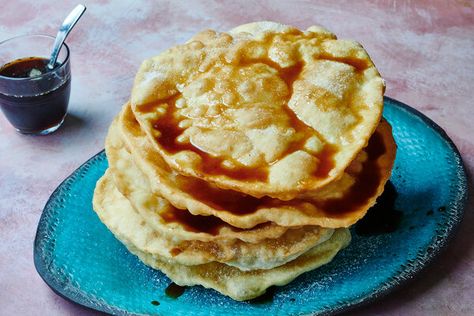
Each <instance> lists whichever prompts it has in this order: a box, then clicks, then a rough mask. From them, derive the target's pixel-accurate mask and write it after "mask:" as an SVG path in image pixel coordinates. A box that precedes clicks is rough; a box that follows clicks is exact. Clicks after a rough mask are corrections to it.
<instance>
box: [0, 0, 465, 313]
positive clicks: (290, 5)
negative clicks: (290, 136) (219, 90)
mask: <svg viewBox="0 0 474 316" xmlns="http://www.w3.org/2000/svg"><path fill="white" fill-rule="evenodd" d="M84 2H85V4H86V5H87V7H88V11H87V12H86V14H85V16H84V17H83V20H82V21H81V22H80V23H79V24H78V26H77V27H76V29H75V30H74V31H73V33H72V35H71V36H70V38H69V39H68V44H69V45H70V47H71V49H72V67H73V86H72V95H71V102H70V110H69V116H68V117H67V119H66V121H65V124H64V126H63V127H62V128H61V129H60V130H59V131H58V132H56V133H55V134H53V135H50V136H47V137H29V136H23V135H19V134H17V133H16V132H15V131H14V130H13V128H12V127H11V126H10V125H9V124H8V122H7V121H6V119H5V118H4V117H3V115H0V157H1V158H0V241H1V243H0V315H78V314H81V315H85V314H90V315H92V314H95V312H92V311H89V310H86V309H84V308H82V307H80V306H76V305H74V304H72V303H69V302H67V301H65V300H63V299H62V298H60V297H58V296H57V295H56V294H54V293H53V292H52V291H51V290H50V289H49V288H48V287H47V286H46V285H45V284H44V283H43V281H42V280H41V279H40V277H39V276H38V275H37V273H36V271H35V269H34V266H33V260H32V246H33V239H34V235H35V231H36V225H37V222H38V219H39V217H40V214H41V210H42V208H43V206H44V204H45V202H46V200H47V199H48V197H49V195H50V194H51V193H52V191H53V190H54V189H55V188H56V186H57V185H58V184H59V183H60V182H61V181H62V180H63V179H64V178H65V177H66V176H67V175H69V174H70V173H71V172H72V171H74V169H76V168H77V167H78V166H79V165H80V164H81V163H82V162H84V161H85V160H86V159H88V158H89V157H90V156H92V155H93V154H95V153H97V152H98V151H99V150H101V149H102V148H103V142H104V136H105V132H106V129H107V127H108V125H109V123H110V122H111V120H112V117H113V116H114V115H115V114H116V113H117V112H118V110H119V108H120V106H121V104H122V103H123V102H124V101H125V100H127V98H128V96H129V91H130V88H131V84H132V80H133V75H134V73H135V71H136V69H137V67H138V66H139V64H140V62H141V61H142V60H143V59H144V58H146V57H149V56H152V55H154V54H156V53H157V52H159V51H161V50H163V49H165V48H167V47H168V46H171V45H174V44H177V43H181V42H183V41H184V40H186V39H187V38H189V37H190V36H191V35H192V34H193V33H195V32H197V31H199V30H202V29H205V28H215V29H218V30H226V29H229V28H231V27H233V26H235V25H238V24H242V23H245V22H250V21H256V20H275V21H281V22H283V23H288V24H293V25H296V26H299V27H303V28H305V27H308V26H310V25H312V24H321V25H324V26H326V27H327V28H329V29H331V30H333V31H334V32H335V33H336V34H338V35H339V37H340V38H352V39H356V40H358V41H360V42H361V43H362V44H363V45H364V47H365V48H366V49H367V50H368V52H369V53H370V55H371V56H372V58H373V60H374V62H375V64H376V65H377V66H378V68H379V69H380V72H381V73H382V75H383V76H384V78H385V79H386V81H387V92H386V95H388V96H390V97H393V98H396V99H398V100H400V101H403V102H405V103H407V104H409V105H411V106H413V107H415V108H417V109H418V110H420V111H422V112H423V113H425V114H426V115H428V116H429V117H431V118H432V119H433V120H434V121H435V122H437V123H438V124H439V125H440V126H442V127H443V128H444V129H445V130H446V132H447V133H448V135H449V136H450V137H451V138H452V139H453V140H454V142H455V143H456V145H457V146H458V148H459V150H460V151H461V153H462V156H463V158H464V162H465V164H466V167H467V169H468V171H469V173H470V174H472V173H473V171H474V138H473V136H472V135H474V124H473V122H472V121H473V120H474V111H473V105H472V92H473V88H474V53H473V52H474V8H473V6H474V5H473V2H469V1H453V0H451V1H438V2H431V1H371V2H362V1H357V2H355V1H338V2H333V1H329V0H327V1H295V2H291V1H255V2H253V1H207V2H206V1H182V2H178V1H174V2H171V1H169V2H168V1H154V2H152V1H145V0H143V1H133V0H125V1H114V2H112V1H107V0H101V1H84ZM75 4H76V1H56V2H54V4H53V3H51V2H50V1H47V0H41V1H33V0H26V1H25V0H21V1H5V0H3V1H2V9H1V10H0V40H3V39H7V38H9V37H12V36H15V35H19V34H24V33H47V34H51V35H54V34H55V32H56V29H55V28H56V27H57V25H59V23H60V22H61V21H62V18H63V16H65V14H66V13H67V12H68V11H69V10H70V9H71V8H72V7H73V6H74V5H75ZM472 211H473V199H472V194H471V198H470V202H469V204H468V206H467V209H466V216H465V219H464V222H463V224H462V226H461V228H460V231H459V233H458V235H457V237H456V238H455V239H454V240H453V241H452V244H451V246H450V247H449V249H448V250H447V251H446V252H445V253H443V255H442V256H441V257H440V258H439V260H437V261H436V263H435V264H434V265H433V266H431V267H430V268H429V269H428V270H427V271H426V272H425V273H423V274H422V275H421V276H420V277H419V278H418V279H417V280H415V281H414V282H412V283H410V285H409V286H407V287H405V288H403V289H401V290H399V291H397V292H396V293H394V294H392V295H390V296H389V297H387V298H385V299H383V300H381V301H378V302H377V303H374V304H372V305H370V306H367V307H364V308H362V309H359V310H358V311H356V312H354V313H355V314H358V315H379V314H384V315H473V314H474V303H473V300H472V298H473V297H474V247H473V246H472V242H473V240H474V230H473V229H472V225H473V223H474V215H473V213H472Z"/></svg>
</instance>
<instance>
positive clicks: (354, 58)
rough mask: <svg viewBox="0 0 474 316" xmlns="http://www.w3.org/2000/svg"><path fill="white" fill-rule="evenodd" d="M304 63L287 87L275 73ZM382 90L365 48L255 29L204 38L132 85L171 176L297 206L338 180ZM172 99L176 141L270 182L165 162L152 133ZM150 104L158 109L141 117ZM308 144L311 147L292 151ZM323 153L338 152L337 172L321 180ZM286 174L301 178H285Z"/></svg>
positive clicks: (150, 65) (312, 32) (276, 27)
mask: <svg viewBox="0 0 474 316" xmlns="http://www.w3.org/2000/svg"><path fill="white" fill-rule="evenodd" d="M268 61H269V62H268ZM299 62H303V63H304V67H303V68H302V71H301V73H300V74H299V76H298V78H297V79H296V80H295V81H294V82H293V84H292V85H291V86H288V85H287V83H286V82H285V80H283V79H282V77H281V76H280V73H279V72H278V70H277V69H276V68H288V67H292V66H294V65H295V64H297V63H299ZM275 65H278V66H275ZM353 65H355V66H359V65H365V66H364V67H365V70H363V71H358V70H357V69H356V67H354V66H353ZM383 90H384V84H383V80H382V79H381V77H380V75H379V74H378V72H377V70H376V68H375V67H374V65H373V63H372V62H371V60H370V58H369V56H368V55H367V53H366V52H365V50H364V49H363V48H362V47H361V46H360V45H359V44H358V43H356V42H352V41H345V40H337V39H336V36H335V35H334V34H332V33H330V32H329V31H327V30H324V29H322V28H318V27H311V28H309V29H308V30H307V31H306V32H299V31H298V30H296V29H294V28H292V27H288V26H283V25H280V24H276V23H273V22H257V23H252V24H249V25H243V26H240V27H238V28H236V29H234V30H233V31H231V32H230V34H226V33H216V32H214V31H205V32H202V33H199V34H197V35H196V36H195V37H194V38H192V39H191V40H190V41H188V43H186V44H184V45H180V46H176V47H173V48H171V49H169V50H167V51H165V52H163V53H162V54H160V55H158V56H156V57H154V58H151V59H149V60H146V61H145V62H144V63H143V64H142V66H141V67H140V69H139V72H138V74H137V76H136V79H135V84H134V87H133V91H132V108H133V111H134V113H135V114H136V116H137V119H138V121H139V122H140V125H141V126H142V128H143V129H144V130H145V131H146V133H147V135H148V137H149V138H150V140H153V144H154V146H156V148H157V150H158V151H159V152H160V153H161V155H162V156H163V158H164V159H165V160H166V162H167V163H168V164H169V165H170V167H171V168H173V169H175V170H177V171H178V172H180V173H182V174H185V175H192V176H196V177H200V178H202V179H204V180H206V181H208V182H212V183H215V184H216V185H218V186H220V187H223V188H229V189H234V190H237V191H240V192H244V193H247V194H251V195H254V196H257V197H260V196H263V195H269V196H272V197H277V198H282V199H291V198H293V197H295V196H296V195H297V194H298V193H299V192H301V191H304V190H311V189H316V188H319V187H322V186H324V185H326V184H328V183H329V182H331V181H332V180H334V179H335V178H337V177H340V176H341V174H342V173H343V171H344V169H345V168H346V167H347V166H348V164H349V163H350V162H351V160H352V159H353V158H354V157H355V155H356V154H357V153H358V152H359V151H360V149H361V148H362V147H364V146H365V145H366V143H367V140H368V139H369V137H370V135H371V134H372V133H373V131H374V130H375V128H376V126H377V124H378V122H379V119H380V117H381V111H382V106H383V99H382V96H383ZM171 96H174V97H175V98H176V112H175V119H176V120H177V121H179V123H177V124H179V126H180V127H181V128H183V129H184V130H183V132H182V134H181V135H180V136H179V137H178V141H180V142H182V143H191V144H193V145H194V146H195V147H197V148H199V149H200V150H202V151H204V152H206V153H209V154H211V155H214V156H217V157H219V158H220V159H222V160H223V165H225V166H226V167H228V168H234V167H236V166H246V167H249V168H264V169H267V170H268V172H269V177H268V180H267V181H245V180H236V179H233V178H231V177H228V176H226V175H223V174H221V175H219V174H218V175H211V174H205V173H202V172H200V171H199V166H200V163H201V160H200V157H199V155H197V154H196V153H194V152H191V151H188V150H183V151H180V152H177V153H176V154H171V153H167V152H166V151H165V150H164V149H163V148H162V147H161V146H160V144H159V142H156V141H155V137H157V136H159V134H158V133H157V131H156V130H154V129H153V128H152V124H153V122H154V121H155V120H156V119H157V118H159V117H161V116H162V115H163V113H164V112H166V111H168V110H169V108H170V105H169V97H171ZM150 103H155V104H157V105H158V107H157V108H154V109H152V110H144V111H141V110H140V109H143V108H141V105H145V104H150ZM288 111H291V112H292V113H294V114H296V116H297V118H298V120H300V121H301V122H303V123H304V124H305V125H307V126H308V129H307V130H306V131H305V132H304V133H302V132H301V131H300V130H298V129H297V128H296V129H295V126H294V124H292V120H291V115H292V114H291V113H290V114H289V113H288ZM308 131H309V134H308ZM301 139H306V142H303V143H302V144H301V146H300V147H299V148H293V147H291V146H292V145H294V144H295V143H296V142H300V141H301ZM325 144H332V145H333V146H335V148H336V154H335V167H334V168H333V170H332V171H331V172H330V174H329V175H328V176H327V177H323V178H317V177H314V176H313V173H314V172H315V171H316V170H317V169H318V166H319V159H318V153H320V152H321V150H322V149H323V147H324V145H325ZM290 149H291V150H290ZM289 166H291V167H293V168H294V169H298V170H301V172H293V173H288V172H287V170H288V167H289ZM295 167H297V168H295Z"/></svg>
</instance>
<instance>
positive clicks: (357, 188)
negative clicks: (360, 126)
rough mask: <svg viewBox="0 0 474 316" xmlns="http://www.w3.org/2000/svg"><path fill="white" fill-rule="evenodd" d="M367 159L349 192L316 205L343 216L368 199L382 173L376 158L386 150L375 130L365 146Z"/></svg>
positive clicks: (375, 188)
mask: <svg viewBox="0 0 474 316" xmlns="http://www.w3.org/2000/svg"><path fill="white" fill-rule="evenodd" d="M365 151H366V152H367V154H368V158H367V160H366V161H365V162H364V163H363V165H362V171H361V172H360V173H359V174H358V175H357V176H356V181H355V183H354V184H353V185H352V187H351V188H350V190H349V192H348V193H346V194H344V196H343V197H342V198H336V199H330V200H326V201H324V202H322V203H316V205H317V206H318V207H319V208H321V209H322V210H324V212H325V213H326V214H328V215H331V216H336V217H337V216H343V215H344V214H348V213H351V212H354V211H356V210H357V209H358V208H359V207H361V206H362V205H364V204H365V203H366V202H367V200H368V199H370V198H371V197H372V196H374V194H375V192H376V191H377V188H378V186H379V184H380V179H381V177H382V174H381V173H380V170H379V167H378V166H377V160H378V158H380V157H381V156H382V155H383V154H385V152H386V147H385V144H384V140H383V137H382V135H381V134H380V133H378V132H375V133H374V134H373V135H372V137H371V138H370V140H369V144H368V145H367V147H366V148H365Z"/></svg>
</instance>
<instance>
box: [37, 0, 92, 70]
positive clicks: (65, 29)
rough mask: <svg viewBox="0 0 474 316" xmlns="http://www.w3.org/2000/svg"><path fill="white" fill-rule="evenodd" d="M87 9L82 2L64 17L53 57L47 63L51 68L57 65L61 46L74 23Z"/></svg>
mask: <svg viewBox="0 0 474 316" xmlns="http://www.w3.org/2000/svg"><path fill="white" fill-rule="evenodd" d="M85 11H86V7H85V6H84V5H82V4H79V5H78V6H76V7H75V8H74V9H73V10H72V11H71V13H69V15H68V16H67V17H66V18H65V19H64V22H63V24H61V27H60V28H59V31H58V34H57V35H56V39H55V40H54V45H53V52H52V53H51V57H50V58H49V63H48V64H47V65H46V67H47V68H48V69H49V70H52V69H53V68H54V66H55V65H56V60H57V59H58V55H59V51H60V50H61V47H62V46H63V43H64V41H65V40H66V37H67V36H68V35H69V32H71V30H72V28H73V27H74V25H76V23H77V21H79V19H80V18H81V16H82V14H83V13H84V12H85Z"/></svg>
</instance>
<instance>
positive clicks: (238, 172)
mask: <svg viewBox="0 0 474 316" xmlns="http://www.w3.org/2000/svg"><path fill="white" fill-rule="evenodd" d="M255 63H262V64H266V65H268V66H270V67H272V68H273V69H276V70H277V71H278V72H279V76H280V78H282V79H283V80H284V81H285V83H286V84H287V86H288V89H289V90H290V93H289V97H291V95H292V94H293V91H292V90H293V82H294V81H295V80H296V79H297V78H298V76H299V75H300V73H301V71H302V70H303V66H304V65H303V63H301V62H300V63H297V64H295V65H293V66H290V67H287V68H281V67H280V66H279V65H278V64H277V63H275V62H274V61H272V60H271V59H269V58H265V59H252V60H247V61H240V65H242V66H245V65H251V64H255ZM178 97H179V95H174V96H172V97H169V98H167V99H164V100H160V101H159V102H158V103H151V104H146V105H143V106H140V111H142V112H149V111H153V109H154V108H155V107H156V106H157V105H159V104H163V103H166V104H168V108H167V111H166V112H165V114H164V115H163V116H161V117H160V118H159V119H157V120H156V121H155V122H153V124H152V126H153V128H154V129H156V130H158V131H160V134H161V135H160V136H159V137H157V141H158V142H159V143H160V145H161V147H162V148H164V149H165V150H166V151H167V152H168V153H171V154H175V153H177V152H180V151H185V150H189V151H192V152H195V153H196V154H198V155H199V156H200V157H201V159H202V163H201V165H200V169H201V170H200V171H201V172H202V173H204V174H210V175H226V176H228V177H230V178H233V179H236V180H247V181H262V182H264V181H266V180H267V178H268V168H266V167H263V168H250V167H245V166H239V167H236V168H233V169H229V168H225V167H223V165H222V162H223V159H221V158H219V157H215V156H212V155H210V154H209V153H206V152H204V151H202V150H200V149H199V148H197V147H195V146H194V145H192V144H191V143H179V142H177V141H176V138H177V137H178V136H179V135H181V134H182V133H183V131H184V129H182V128H180V127H179V126H178V123H179V121H178V119H177V118H176V117H175V115H174V114H175V112H176V106H175V102H176V100H177V98H178ZM284 110H285V111H286V113H287V115H288V117H289V119H290V124H291V126H293V128H295V130H296V131H297V132H298V133H300V134H302V135H303V136H302V137H301V138H300V140H298V141H295V142H293V144H291V145H290V146H289V148H288V149H287V151H286V152H284V153H283V154H282V156H285V155H288V154H291V153H292V152H294V151H296V150H299V149H301V148H302V146H303V145H304V143H305V142H306V140H307V139H308V138H309V137H310V135H311V134H313V133H314V131H312V130H311V128H310V127H309V126H307V125H306V124H304V123H303V122H302V121H300V120H299V119H298V117H297V116H296V114H295V113H294V112H293V111H292V110H291V109H290V108H289V107H288V105H286V106H285V107H284ZM335 152H336V150H335V147H334V146H332V145H326V147H325V148H324V149H323V151H322V153H321V155H318V159H319V160H320V168H318V171H317V172H316V173H315V176H316V177H320V178H323V177H326V176H327V175H328V174H329V171H330V170H331V169H332V168H333V167H334V159H333V158H334V157H333V156H334V153H335Z"/></svg>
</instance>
